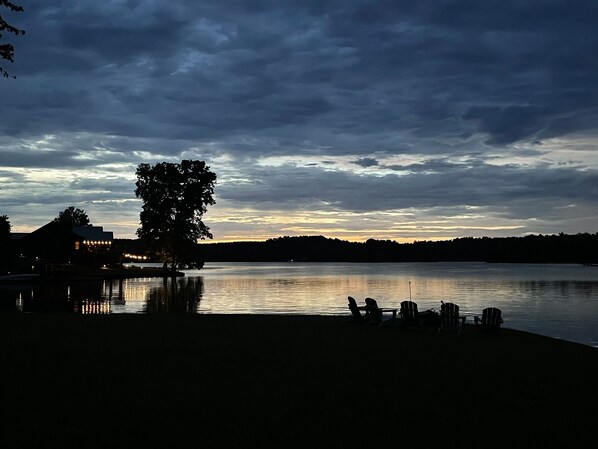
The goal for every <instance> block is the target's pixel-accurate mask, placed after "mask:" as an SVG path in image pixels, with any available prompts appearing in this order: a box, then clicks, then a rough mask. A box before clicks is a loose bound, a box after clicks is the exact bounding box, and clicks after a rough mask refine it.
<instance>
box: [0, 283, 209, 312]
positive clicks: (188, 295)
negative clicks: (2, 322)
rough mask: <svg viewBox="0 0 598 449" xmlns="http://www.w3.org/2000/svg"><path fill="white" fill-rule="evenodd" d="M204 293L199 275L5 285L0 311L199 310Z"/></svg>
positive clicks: (1, 293) (0, 294)
mask: <svg viewBox="0 0 598 449" xmlns="http://www.w3.org/2000/svg"><path fill="white" fill-rule="evenodd" d="M202 293H203V283H202V278H201V277H199V276H198V277H189V278H187V277H184V278H176V279H171V278H166V279H156V278H135V279H118V280H87V281H72V282H58V281H52V282H43V283H39V284H35V285H4V286H2V288H1V289H0V312H4V313H6V312H26V313H30V312H33V313H44V312H53V313H55V312H67V313H78V314H84V315H85V314H109V313H155V312H191V313H195V312H197V310H198V307H199V303H200V301H201V296H202Z"/></svg>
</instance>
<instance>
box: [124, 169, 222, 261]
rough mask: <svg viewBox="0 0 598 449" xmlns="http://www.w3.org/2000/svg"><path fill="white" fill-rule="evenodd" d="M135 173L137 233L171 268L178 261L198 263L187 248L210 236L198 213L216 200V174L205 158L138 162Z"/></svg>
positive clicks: (200, 214) (201, 215) (201, 214)
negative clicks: (138, 202)
mask: <svg viewBox="0 0 598 449" xmlns="http://www.w3.org/2000/svg"><path fill="white" fill-rule="evenodd" d="M136 174H137V182H136V183H135V186H136V187H137V188H136V189H135V195H136V196H137V198H141V199H142V200H143V208H142V211H141V213H140V216H139V217H140V221H141V227H140V228H139V229H138V230H137V235H138V236H139V237H140V238H141V239H145V240H147V241H149V242H150V243H151V244H152V245H154V246H155V247H156V248H157V249H158V250H159V252H160V257H161V259H162V261H163V262H164V265H165V267H166V265H167V264H168V263H170V269H171V270H172V271H173V272H174V271H175V270H176V268H177V267H178V266H179V265H182V264H187V265H192V266H199V265H200V262H199V261H198V259H197V257H194V254H193V253H192V252H191V251H190V250H189V249H190V248H196V246H197V245H195V244H196V242H197V241H198V240H200V239H201V240H203V239H205V238H212V234H211V233H210V228H209V227H208V226H206V225H205V224H204V223H203V221H202V217H203V214H204V213H205V212H206V211H207V206H208V205H213V204H216V202H215V201H214V198H213V197H212V195H213V194H214V185H215V184H216V174H215V173H213V172H212V171H210V167H208V166H207V165H206V163H205V162H203V161H192V160H183V161H181V163H180V164H175V163H170V162H162V163H158V164H156V165H154V166H150V165H149V164H139V166H138V167H137V172H136Z"/></svg>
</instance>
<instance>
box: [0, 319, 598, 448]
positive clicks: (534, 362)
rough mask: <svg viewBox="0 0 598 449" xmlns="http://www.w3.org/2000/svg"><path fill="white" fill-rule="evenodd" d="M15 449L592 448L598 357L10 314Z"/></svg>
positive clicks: (383, 333) (526, 345) (6, 406)
mask: <svg viewBox="0 0 598 449" xmlns="http://www.w3.org/2000/svg"><path fill="white" fill-rule="evenodd" d="M0 329H1V330H2V339H1V342H0V347H1V354H2V364H1V366H2V371H3V376H2V379H3V388H2V390H3V394H2V414H3V418H2V421H1V426H2V432H1V437H0V438H1V440H0V445H1V446H2V447H5V448H15V447H39V448H41V447H44V448H65V447H78V448H88V447H177V448H178V447H191V446H194V447H222V446H228V447H240V446H241V445H242V446H244V447H263V446H264V445H265V444H270V445H275V447H346V446H349V447H373V446H376V445H378V444H388V445H392V446H393V447H394V446H396V447H399V446H400V445H401V444H404V443H405V442H412V443H414V444H415V446H421V447H429V446H430V445H434V444H442V445H443V446H445V447H446V446H448V447H453V446H455V447H456V446H460V447H463V446H465V447H475V446H484V447H488V446H489V447H549V446H551V447H558V446H559V445H561V444H562V446H561V447H564V445H568V446H569V447H570V445H571V444H572V443H573V442H574V441H580V442H581V441H584V439H585V440H586V441H591V440H587V439H588V438H593V436H594V435H595V430H594V429H595V427H594V426H595V423H596V422H598V388H597V386H596V382H597V377H598V376H597V374H598V349H595V348H592V347H589V346H584V345H579V344H575V343H570V342H565V341H561V340H556V339H552V338H548V337H542V336H538V335H533V334H529V333H525V332H519V331H515V330H511V329H503V330H502V332H501V335H500V336H499V337H498V338H490V337H483V336H480V335H478V333H477V332H476V331H475V329H474V328H473V326H472V325H470V326H467V327H466V328H465V330H464V332H463V334H462V335H461V336H459V337H455V336H450V335H439V334H438V333H437V332H436V331H434V330H433V329H424V330H403V331H400V330H398V329H396V328H393V327H391V326H389V327H373V326H369V325H358V324H353V323H351V319H350V317H349V316H342V317H322V316H274V315H271V316H261V315H183V314H163V315H109V316H79V315H67V314H64V315H59V314H17V313H15V314H4V315H0Z"/></svg>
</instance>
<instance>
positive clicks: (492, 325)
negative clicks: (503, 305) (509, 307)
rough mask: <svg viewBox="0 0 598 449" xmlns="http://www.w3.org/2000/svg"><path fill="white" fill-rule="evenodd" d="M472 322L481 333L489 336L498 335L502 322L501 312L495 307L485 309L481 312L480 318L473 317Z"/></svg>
mask: <svg viewBox="0 0 598 449" xmlns="http://www.w3.org/2000/svg"><path fill="white" fill-rule="evenodd" d="M474 321H475V324H476V327H477V329H478V330H479V331H480V332H481V333H484V334H491V335H498V334H499V333H500V325H501V324H502V323H503V322H504V321H503V319H502V311H501V310H500V309H497V308H496V307H486V308H485V309H484V310H482V318H480V317H478V316H475V317H474Z"/></svg>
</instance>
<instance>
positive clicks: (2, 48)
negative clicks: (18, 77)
mask: <svg viewBox="0 0 598 449" xmlns="http://www.w3.org/2000/svg"><path fill="white" fill-rule="evenodd" d="M0 6H3V7H5V8H8V9H9V10H11V11H15V12H20V11H23V7H22V6H19V5H16V4H14V3H13V2H11V1H8V0H0ZM3 31H8V32H9V33H12V34H15V35H17V36H18V35H20V34H25V31H24V30H21V29H19V28H17V27H14V26H12V25H11V24H9V23H8V22H6V20H4V18H3V17H2V14H0V39H1V38H2V33H3ZM14 55H15V48H14V47H13V46H12V44H0V58H2V59H6V60H7V61H9V62H14ZM0 75H2V76H3V77H5V78H8V76H9V73H8V72H7V71H6V70H5V69H4V68H2V66H0ZM13 78H15V77H14V76H13Z"/></svg>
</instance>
